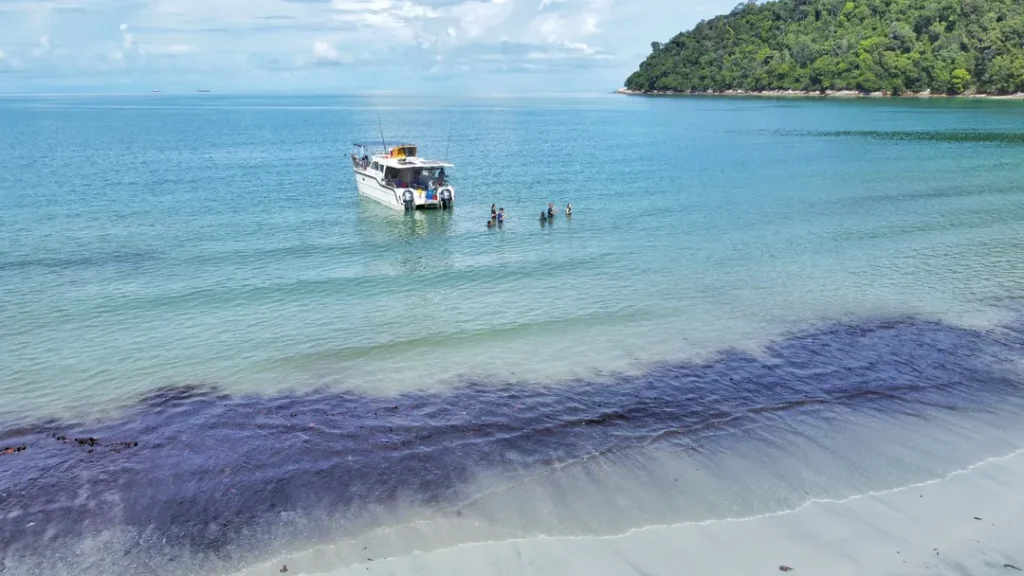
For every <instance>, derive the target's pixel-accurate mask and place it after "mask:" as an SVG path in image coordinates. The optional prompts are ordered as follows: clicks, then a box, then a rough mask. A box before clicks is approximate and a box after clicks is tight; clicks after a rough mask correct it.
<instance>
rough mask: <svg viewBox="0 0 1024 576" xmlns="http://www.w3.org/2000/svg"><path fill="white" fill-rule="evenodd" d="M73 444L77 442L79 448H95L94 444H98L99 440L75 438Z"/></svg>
mask: <svg viewBox="0 0 1024 576" xmlns="http://www.w3.org/2000/svg"><path fill="white" fill-rule="evenodd" d="M75 442H77V443H78V445H79V446H95V445H96V443H97V442H99V439H98V438H93V437H92V436H89V437H86V438H75Z"/></svg>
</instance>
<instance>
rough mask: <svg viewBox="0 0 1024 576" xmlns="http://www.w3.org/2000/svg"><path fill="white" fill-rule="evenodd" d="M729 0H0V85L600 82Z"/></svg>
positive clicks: (402, 87)
mask: <svg viewBox="0 0 1024 576" xmlns="http://www.w3.org/2000/svg"><path fill="white" fill-rule="evenodd" d="M736 2H737V0H696V1H690V0H0V92H5V93H10V92H77V91H90V92H95V91H107V92H134V91H150V90H152V89H160V90H162V91H165V92H174V91H190V92H191V91H194V90H195V89H197V88H209V89H213V90H219V91H246V90H255V91H264V90H296V91H332V92H372V91H396V92H401V93H453V94H454V93H463V92H473V93H506V94H508V93H513V94H514V93H537V92H542V93H580V92H592V91H608V90H613V89H615V88H617V87H619V86H621V84H622V81H623V80H624V79H625V77H626V76H627V75H628V74H629V73H630V72H632V71H633V70H635V69H636V65H637V64H638V63H639V62H640V60H641V59H643V58H644V57H645V56H646V54H647V53H648V52H649V50H650V43H651V41H653V40H658V41H664V40H666V39H668V38H669V37H671V36H672V35H674V34H675V33H677V32H679V31H681V30H683V29H687V28H690V27H692V26H693V25H694V24H695V23H696V22H698V21H699V20H700V19H702V18H709V17H711V16H714V15H716V14H719V13H723V12H728V11H729V10H730V9H732V7H733V5H735V4H736Z"/></svg>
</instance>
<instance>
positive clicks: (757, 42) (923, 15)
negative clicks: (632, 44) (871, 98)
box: [625, 0, 1024, 95]
mask: <svg viewBox="0 0 1024 576" xmlns="http://www.w3.org/2000/svg"><path fill="white" fill-rule="evenodd" d="M651 48H652V50H651V54H650V56H648V57H647V59H646V60H645V61H644V62H643V63H642V64H641V65H640V69H639V70H637V71H636V72H634V73H633V74H632V75H630V76H629V78H628V79H627V80H626V83H625V86H626V88H627V89H628V90H630V91H634V92H657V91H666V92H708V91H711V92H727V91H749V92H765V91H776V90H786V91H789V90H794V91H806V92H827V91H847V90H856V91H860V92H886V93H889V94H892V95H902V94H908V93H923V92H931V93H933V94H950V95H957V94H965V93H967V94H971V93H977V94H993V95H1002V94H1013V93H1017V92H1024V2H1022V1H1021V0H777V1H772V2H766V3H763V4H758V3H756V2H753V1H751V2H747V3H745V4H740V5H738V6H736V8H735V9H733V11H732V12H730V13H729V14H727V15H723V16H718V17H715V18H712V19H711V20H706V21H702V22H700V23H699V24H697V26H695V27H694V28H693V30H690V31H688V32H683V33H680V34H678V35H676V36H675V37H674V38H672V39H671V40H669V41H668V42H666V43H664V44H662V43H659V42H653V43H652V44H651Z"/></svg>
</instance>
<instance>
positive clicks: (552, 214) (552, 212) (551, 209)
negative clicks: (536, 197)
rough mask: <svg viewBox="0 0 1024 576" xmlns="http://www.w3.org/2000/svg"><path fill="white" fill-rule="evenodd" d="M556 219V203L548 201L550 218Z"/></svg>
mask: <svg viewBox="0 0 1024 576" xmlns="http://www.w3.org/2000/svg"><path fill="white" fill-rule="evenodd" d="M554 219H555V203H554V202H548V220H554Z"/></svg>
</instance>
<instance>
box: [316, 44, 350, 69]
mask: <svg viewBox="0 0 1024 576" xmlns="http://www.w3.org/2000/svg"><path fill="white" fill-rule="evenodd" d="M313 60H314V62H316V63H318V64H349V63H351V62H352V61H353V60H355V59H354V58H352V57H351V56H350V55H348V54H343V53H342V52H340V51H339V50H338V49H337V48H335V47H334V46H332V45H330V44H328V43H327V42H323V41H320V40H317V41H316V42H314V43H313Z"/></svg>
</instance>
